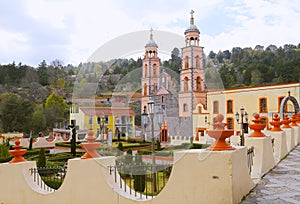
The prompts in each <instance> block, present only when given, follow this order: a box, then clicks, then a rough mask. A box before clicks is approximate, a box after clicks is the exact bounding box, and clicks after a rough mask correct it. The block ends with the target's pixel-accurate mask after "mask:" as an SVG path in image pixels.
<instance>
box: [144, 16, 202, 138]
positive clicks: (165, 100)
mask: <svg viewBox="0 0 300 204" xmlns="http://www.w3.org/2000/svg"><path fill="white" fill-rule="evenodd" d="M193 14H194V11H191V18H190V25H189V27H188V28H187V29H186V30H185V32H184V35H185V46H184V47H182V48H181V53H182V59H183V60H182V66H181V67H182V68H181V69H180V70H179V82H178V79H177V80H176V79H175V78H174V77H172V73H170V70H168V69H167V68H164V67H161V66H160V64H161V63H160V58H159V56H158V45H157V44H156V42H155V41H154V39H153V33H152V29H151V33H150V39H149V41H148V43H147V44H146V46H145V57H144V59H143V72H142V79H141V85H142V97H141V104H142V105H141V109H142V110H141V112H142V113H143V111H144V110H145V111H146V112H148V111H147V102H148V101H149V100H150V99H151V100H153V101H154V102H155V109H156V111H163V112H164V127H168V128H167V129H168V134H169V135H182V136H190V135H192V134H193V126H192V124H193V123H192V120H193V117H192V115H193V110H194V109H195V107H196V105H197V104H202V105H203V107H204V108H206V90H205V82H204V61H203V56H204V53H203V47H202V46H201V45H200V31H199V29H198V28H197V26H196V25H195V23H194V17H193ZM154 125H155V127H156V128H154V129H158V126H157V124H154Z"/></svg>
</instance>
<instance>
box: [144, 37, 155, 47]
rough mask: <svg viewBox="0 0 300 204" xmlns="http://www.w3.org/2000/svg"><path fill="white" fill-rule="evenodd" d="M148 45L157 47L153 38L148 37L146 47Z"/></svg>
mask: <svg viewBox="0 0 300 204" xmlns="http://www.w3.org/2000/svg"><path fill="white" fill-rule="evenodd" d="M148 46H155V47H158V46H157V44H156V42H155V41H154V40H153V39H150V40H149V41H148V43H147V44H146V47H148Z"/></svg>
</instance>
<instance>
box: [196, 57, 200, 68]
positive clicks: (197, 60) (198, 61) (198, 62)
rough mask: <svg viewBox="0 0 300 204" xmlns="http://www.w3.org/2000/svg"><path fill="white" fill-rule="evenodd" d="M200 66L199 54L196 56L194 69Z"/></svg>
mask: <svg viewBox="0 0 300 204" xmlns="http://www.w3.org/2000/svg"><path fill="white" fill-rule="evenodd" d="M199 68H200V58H199V56H197V57H196V69H199Z"/></svg>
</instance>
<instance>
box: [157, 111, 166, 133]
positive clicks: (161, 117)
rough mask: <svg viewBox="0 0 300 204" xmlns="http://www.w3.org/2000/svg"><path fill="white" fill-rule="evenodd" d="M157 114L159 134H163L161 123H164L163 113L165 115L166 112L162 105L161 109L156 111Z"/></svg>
mask: <svg viewBox="0 0 300 204" xmlns="http://www.w3.org/2000/svg"><path fill="white" fill-rule="evenodd" d="M156 115H157V123H158V129H159V135H161V125H162V123H163V115H164V112H163V111H162V108H161V107H159V110H158V112H157V113H156Z"/></svg>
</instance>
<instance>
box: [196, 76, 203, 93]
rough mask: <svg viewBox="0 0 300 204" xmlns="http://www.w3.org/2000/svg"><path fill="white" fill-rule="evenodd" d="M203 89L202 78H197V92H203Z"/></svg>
mask: <svg viewBox="0 0 300 204" xmlns="http://www.w3.org/2000/svg"><path fill="white" fill-rule="evenodd" d="M201 89H202V87H201V77H199V76H198V77H197V79H196V90H197V91H201Z"/></svg>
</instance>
